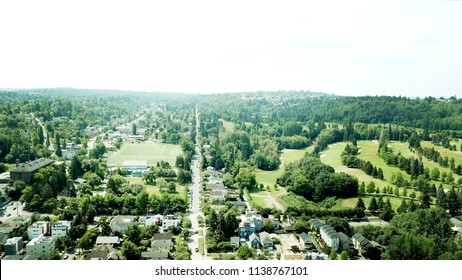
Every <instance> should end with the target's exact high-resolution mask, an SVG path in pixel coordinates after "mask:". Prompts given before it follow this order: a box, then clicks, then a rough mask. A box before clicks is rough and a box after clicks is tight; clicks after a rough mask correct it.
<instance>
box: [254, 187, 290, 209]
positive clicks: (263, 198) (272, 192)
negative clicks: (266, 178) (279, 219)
mask: <svg viewBox="0 0 462 280" xmlns="http://www.w3.org/2000/svg"><path fill="white" fill-rule="evenodd" d="M249 194H250V197H251V198H252V203H253V204H255V205H257V206H260V207H263V208H265V207H266V208H276V209H279V210H281V211H282V210H285V206H284V205H283V204H281V202H280V197H283V196H285V195H286V194H287V192H286V190H285V188H282V187H279V188H277V189H275V188H274V187H273V186H270V187H269V190H268V189H266V187H265V188H264V189H260V188H253V189H252V190H250V191H249Z"/></svg>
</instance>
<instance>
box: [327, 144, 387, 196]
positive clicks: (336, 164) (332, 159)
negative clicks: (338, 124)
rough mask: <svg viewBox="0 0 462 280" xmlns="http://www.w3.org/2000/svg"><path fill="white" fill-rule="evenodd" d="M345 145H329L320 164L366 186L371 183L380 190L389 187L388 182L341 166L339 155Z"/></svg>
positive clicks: (358, 170)
mask: <svg viewBox="0 0 462 280" xmlns="http://www.w3.org/2000/svg"><path fill="white" fill-rule="evenodd" d="M346 144H347V142H340V143H335V144H332V145H329V146H328V148H327V150H325V151H323V152H322V153H321V155H320V157H321V162H322V163H324V164H327V165H330V166H332V167H333V168H334V169H335V171H336V172H344V173H347V174H350V175H352V176H355V177H356V178H358V181H359V182H365V183H366V185H367V184H368V183H369V182H371V181H372V182H374V183H375V185H376V186H379V187H380V188H383V187H384V186H388V185H391V183H389V182H385V181H382V180H379V179H376V178H374V177H372V176H369V175H367V174H366V173H365V172H364V171H362V170H361V169H356V168H348V167H346V166H345V165H343V164H342V161H341V159H340V155H341V154H342V152H343V150H344V149H345V146H346ZM383 165H384V166H385V162H384V163H383Z"/></svg>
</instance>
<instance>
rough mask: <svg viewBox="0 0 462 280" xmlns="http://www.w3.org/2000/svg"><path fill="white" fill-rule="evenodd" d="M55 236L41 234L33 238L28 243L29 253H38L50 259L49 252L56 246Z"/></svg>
mask: <svg viewBox="0 0 462 280" xmlns="http://www.w3.org/2000/svg"><path fill="white" fill-rule="evenodd" d="M55 240H56V238H55V237H52V236H44V235H40V236H38V237H35V238H33V239H32V240H31V241H29V243H27V245H26V252H27V254H32V255H38V256H40V258H42V259H45V260H46V259H48V254H49V253H50V252H51V250H53V248H54V246H55Z"/></svg>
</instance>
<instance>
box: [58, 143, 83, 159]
mask: <svg viewBox="0 0 462 280" xmlns="http://www.w3.org/2000/svg"><path fill="white" fill-rule="evenodd" d="M81 149H82V144H75V143H66V149H64V150H62V151H61V152H62V156H63V158H65V159H72V158H73V157H74V156H75V155H76V154H77V153H78V152H79V151H80V150H81Z"/></svg>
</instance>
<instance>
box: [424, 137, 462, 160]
mask: <svg viewBox="0 0 462 280" xmlns="http://www.w3.org/2000/svg"><path fill="white" fill-rule="evenodd" d="M420 144H421V145H422V147H424V148H434V149H435V150H436V151H438V152H439V153H440V154H441V156H442V157H448V158H451V157H453V158H454V164H455V165H456V166H457V165H458V164H462V152H460V151H450V150H448V149H446V148H444V147H442V146H436V145H435V144H433V143H432V142H429V141H422V142H420ZM456 148H460V147H457V145H456Z"/></svg>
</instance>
